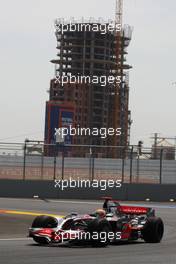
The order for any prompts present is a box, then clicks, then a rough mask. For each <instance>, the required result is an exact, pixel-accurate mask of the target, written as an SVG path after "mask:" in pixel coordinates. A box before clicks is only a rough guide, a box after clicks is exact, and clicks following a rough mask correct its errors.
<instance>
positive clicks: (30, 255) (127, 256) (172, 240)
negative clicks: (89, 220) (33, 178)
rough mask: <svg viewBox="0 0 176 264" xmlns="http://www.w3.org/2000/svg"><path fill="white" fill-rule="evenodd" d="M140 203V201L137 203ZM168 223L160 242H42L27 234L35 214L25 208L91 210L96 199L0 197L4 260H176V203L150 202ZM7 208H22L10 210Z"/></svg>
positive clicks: (115, 263)
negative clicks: (97, 245) (104, 244)
mask: <svg viewBox="0 0 176 264" xmlns="http://www.w3.org/2000/svg"><path fill="white" fill-rule="evenodd" d="M138 204H139V203H138ZM151 205H152V206H154V208H156V212H157V215H158V216H160V217H161V218H162V219H163V221H164V223H165V234H164V238H163V240H162V242H161V243H160V244H147V243H143V242H140V241H139V242H137V243H130V244H123V245H110V246H108V247H107V248H92V247H70V248H69V247H67V246H56V245H54V246H39V245H37V244H36V243H34V242H33V241H32V240H31V239H29V238H27V237H26V236H27V230H28V227H29V226H30V224H31V222H32V219H33V218H34V217H35V216H32V215H28V214H24V215H23V211H25V212H29V213H30V212H34V213H41V214H43V213H51V214H59V215H66V214H67V213H69V212H73V211H74V212H75V211H77V212H78V213H88V212H92V211H93V210H94V209H96V208H99V207H101V203H100V202H96V201H68V200H65V201H60V200H58V201H48V200H45V201H44V200H34V199H33V200H32V199H31V200H27V199H26V200H25V199H7V198H0V263H2V264H59V263H60V264H74V263H76V264H88V263H89V264H90V263H92V264H94V263H95V264H96V263H98V264H99V263H101V264H105V263H108V264H136V263H140V264H144V263H145V264H150V263H151V264H176V205H175V204H171V203H170V204H156V203H155V204H150V206H151ZM5 210H17V211H19V212H21V213H20V214H16V213H15V212H11V213H7V212H4V211H5Z"/></svg>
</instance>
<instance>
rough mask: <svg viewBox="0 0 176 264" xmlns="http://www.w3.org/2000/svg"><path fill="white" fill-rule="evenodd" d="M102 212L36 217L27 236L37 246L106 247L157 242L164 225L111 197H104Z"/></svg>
mask: <svg viewBox="0 0 176 264" xmlns="http://www.w3.org/2000/svg"><path fill="white" fill-rule="evenodd" d="M104 200H105V201H104V204H103V209H98V210H97V211H96V212H95V213H93V214H85V215H78V214H77V213H71V214H70V215H67V216H65V217H57V216H47V215H41V216H37V217H36V218H35V219H34V221H33V223H32V227H31V228H29V237H32V238H33V240H34V241H35V242H37V243H39V244H50V243H63V242H67V243H70V244H73V243H74V244H75V243H90V244H91V245H92V246H107V245H108V244H109V243H113V242H124V241H136V240H138V239H142V240H144V241H145V242H148V243H159V242H160V241H161V239H162V237H163V233H164V224H163V221H162V220H161V218H159V217H156V216H155V210H154V209H152V208H149V207H139V206H126V205H125V206H124V205H120V204H119V202H118V201H116V200H112V198H111V197H104Z"/></svg>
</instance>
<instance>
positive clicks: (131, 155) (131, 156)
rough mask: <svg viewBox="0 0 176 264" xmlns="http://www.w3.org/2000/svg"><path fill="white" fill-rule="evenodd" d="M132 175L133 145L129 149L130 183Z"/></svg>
mask: <svg viewBox="0 0 176 264" xmlns="http://www.w3.org/2000/svg"><path fill="white" fill-rule="evenodd" d="M132 177H133V146H132V147H131V151H130V183H132Z"/></svg>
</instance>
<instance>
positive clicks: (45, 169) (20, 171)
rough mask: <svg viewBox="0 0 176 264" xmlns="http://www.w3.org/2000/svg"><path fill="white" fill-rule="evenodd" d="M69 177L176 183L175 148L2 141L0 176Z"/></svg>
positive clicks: (6, 177) (20, 177)
mask: <svg viewBox="0 0 176 264" xmlns="http://www.w3.org/2000/svg"><path fill="white" fill-rule="evenodd" d="M69 178H72V179H75V180H79V179H88V180H90V181H92V180H94V179H97V180H100V179H101V180H102V179H104V180H108V179H112V180H117V179H118V180H122V182H124V183H154V184H155V183H160V184H162V183H163V184H175V183H176V160H175V149H174V148H169V147H153V148H144V147H141V146H128V147H127V146H125V147H119V146H118V147H114V146H93V145H90V146H88V145H58V144H52V145H51V144H50V145H47V144H44V143H43V142H40V141H32V142H27V141H26V142H25V143H0V179H23V180H26V179H33V180H39V179H40V180H52V179H69Z"/></svg>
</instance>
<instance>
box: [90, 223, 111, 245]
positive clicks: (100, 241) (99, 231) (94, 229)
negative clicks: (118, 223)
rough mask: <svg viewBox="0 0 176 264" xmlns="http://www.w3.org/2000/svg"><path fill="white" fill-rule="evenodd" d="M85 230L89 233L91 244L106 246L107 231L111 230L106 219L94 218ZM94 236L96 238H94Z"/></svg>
mask: <svg viewBox="0 0 176 264" xmlns="http://www.w3.org/2000/svg"><path fill="white" fill-rule="evenodd" d="M87 231H88V232H90V234H91V244H92V246H94V247H106V246H107V245H108V244H109V242H110V241H109V232H112V229H111V225H110V224H109V222H108V221H107V220H106V219H94V220H93V221H92V222H90V223H89V225H88V229H87ZM95 234H96V235H95ZM96 236H98V238H95V237H96Z"/></svg>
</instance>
